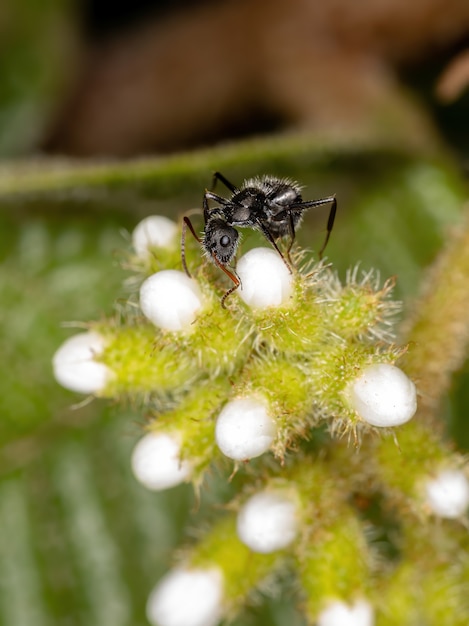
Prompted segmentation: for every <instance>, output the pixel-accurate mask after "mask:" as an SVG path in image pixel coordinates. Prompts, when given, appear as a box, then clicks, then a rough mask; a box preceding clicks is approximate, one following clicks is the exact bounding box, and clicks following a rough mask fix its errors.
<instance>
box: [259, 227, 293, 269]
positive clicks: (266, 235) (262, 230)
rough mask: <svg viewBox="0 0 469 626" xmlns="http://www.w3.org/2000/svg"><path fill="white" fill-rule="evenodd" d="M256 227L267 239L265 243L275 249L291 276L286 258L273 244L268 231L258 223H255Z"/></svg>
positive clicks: (273, 241)
mask: <svg viewBox="0 0 469 626" xmlns="http://www.w3.org/2000/svg"><path fill="white" fill-rule="evenodd" d="M257 226H258V228H259V230H260V231H261V233H262V234H263V235H264V237H265V238H266V239H267V241H268V242H269V243H271V244H272V245H273V247H274V248H275V250H277V252H278V253H279V255H280V258H281V259H282V261H283V262H284V263H285V265H286V266H287V269H288V271H289V272H290V274H293V271H292V268H291V266H290V264H289V263H288V261H287V260H286V258H285V257H284V256H283V254H282V252H281V250H280V248H279V247H278V246H277V244H276V243H275V239H274V238H273V237H272V235H271V233H270V232H269V230H268V229H267V228H266V227H265V226H264V225H263V224H261V223H260V222H257Z"/></svg>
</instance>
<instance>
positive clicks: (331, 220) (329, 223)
mask: <svg viewBox="0 0 469 626" xmlns="http://www.w3.org/2000/svg"><path fill="white" fill-rule="evenodd" d="M336 212H337V200H336V197H335V196H333V197H332V205H331V210H330V211H329V217H328V219H327V233H326V239H325V240H324V243H323V244H322V248H321V249H320V250H319V260H321V259H322V255H323V253H324V250H325V249H326V246H327V242H328V241H329V237H330V236H331V232H332V229H333V228H334V220H335V214H336Z"/></svg>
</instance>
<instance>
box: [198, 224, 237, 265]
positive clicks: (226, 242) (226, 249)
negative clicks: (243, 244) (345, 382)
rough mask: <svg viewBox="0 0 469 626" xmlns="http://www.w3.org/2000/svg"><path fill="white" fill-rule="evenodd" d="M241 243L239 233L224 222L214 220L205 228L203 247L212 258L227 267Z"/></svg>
mask: <svg viewBox="0 0 469 626" xmlns="http://www.w3.org/2000/svg"><path fill="white" fill-rule="evenodd" d="M238 243H239V233H238V231H237V230H236V229H235V228H233V226H229V225H228V224H227V223H226V222H225V221H224V220H222V219H218V218H213V219H211V220H209V221H208V222H207V224H206V226H205V234H204V241H203V245H204V248H205V250H206V251H207V252H208V253H209V255H210V256H211V257H216V258H217V259H218V261H219V262H220V263H222V264H223V265H226V264H227V263H229V262H230V261H231V260H232V259H233V257H234V255H235V254H236V249H237V247H238Z"/></svg>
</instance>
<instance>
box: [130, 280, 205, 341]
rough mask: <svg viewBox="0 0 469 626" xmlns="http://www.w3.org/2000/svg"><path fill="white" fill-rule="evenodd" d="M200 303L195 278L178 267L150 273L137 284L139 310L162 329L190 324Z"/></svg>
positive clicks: (178, 328)
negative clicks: (143, 280)
mask: <svg viewBox="0 0 469 626" xmlns="http://www.w3.org/2000/svg"><path fill="white" fill-rule="evenodd" d="M201 306H202V295H201V293H200V290H199V287H198V285H197V283H196V282H195V280H192V279H191V278H189V276H187V275H186V274H184V273H183V272H179V271H178V270H163V271H161V272H157V273H156V274H153V275H152V276H150V277H149V278H147V279H146V280H145V282H144V283H143V284H142V286H141V287H140V307H141V309H142V311H143V314H144V315H145V316H146V317H147V318H148V319H149V320H150V322H152V323H153V324H155V326H159V328H163V329H164V330H183V329H185V328H188V327H190V325H191V324H192V322H193V321H194V320H195V318H196V314H197V311H198V310H199V309H200V308H201Z"/></svg>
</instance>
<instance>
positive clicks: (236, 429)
mask: <svg viewBox="0 0 469 626" xmlns="http://www.w3.org/2000/svg"><path fill="white" fill-rule="evenodd" d="M276 434H277V425H276V423H275V420H274V419H273V418H272V417H271V416H270V415H269V413H268V407H267V404H266V403H265V402H263V401H261V400H259V399H258V398H238V399H236V400H232V401H231V402H228V404H226V405H225V406H224V407H223V409H222V411H221V413H220V415H219V416H218V419H217V423H216V427H215V439H216V442H217V445H218V447H219V448H220V450H221V451H222V452H223V454H224V455H225V456H227V457H229V458H230V459H234V460H236V461H245V460H247V459H252V458H254V457H256V456H260V455H261V454H263V453H264V452H266V451H267V450H268V449H269V448H270V446H271V445H272V442H273V440H274V439H275V436H276Z"/></svg>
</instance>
